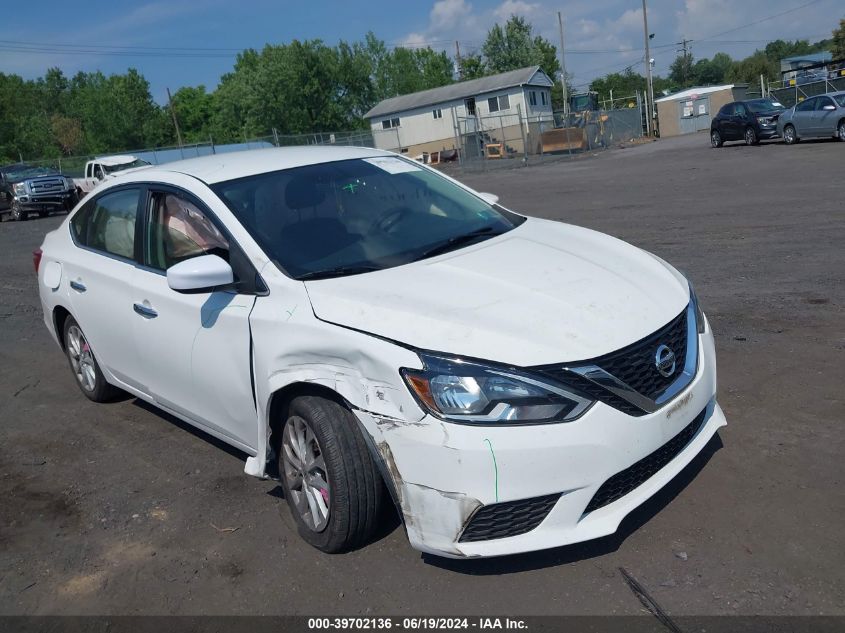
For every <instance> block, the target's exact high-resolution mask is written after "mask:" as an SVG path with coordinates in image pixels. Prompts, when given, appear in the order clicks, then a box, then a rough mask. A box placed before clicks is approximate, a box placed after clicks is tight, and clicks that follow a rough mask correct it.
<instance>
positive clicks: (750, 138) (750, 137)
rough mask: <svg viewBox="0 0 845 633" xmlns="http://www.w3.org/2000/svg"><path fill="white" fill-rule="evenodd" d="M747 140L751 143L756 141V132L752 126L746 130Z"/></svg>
mask: <svg viewBox="0 0 845 633" xmlns="http://www.w3.org/2000/svg"><path fill="white" fill-rule="evenodd" d="M745 142H746V143H748V144H749V145H751V144H752V143H753V142H754V132H753V131H752V130H751V128H749V129H747V130H746V131H745Z"/></svg>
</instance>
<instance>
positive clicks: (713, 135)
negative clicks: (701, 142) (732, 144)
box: [710, 130, 725, 147]
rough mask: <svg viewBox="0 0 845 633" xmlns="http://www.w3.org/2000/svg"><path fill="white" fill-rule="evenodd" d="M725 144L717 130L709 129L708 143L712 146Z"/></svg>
mask: <svg viewBox="0 0 845 633" xmlns="http://www.w3.org/2000/svg"><path fill="white" fill-rule="evenodd" d="M724 144H725V141H723V140H722V135H721V134H719V130H710V145H711V146H712V147H722V145H724Z"/></svg>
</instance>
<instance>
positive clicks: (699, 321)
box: [687, 279, 706, 334]
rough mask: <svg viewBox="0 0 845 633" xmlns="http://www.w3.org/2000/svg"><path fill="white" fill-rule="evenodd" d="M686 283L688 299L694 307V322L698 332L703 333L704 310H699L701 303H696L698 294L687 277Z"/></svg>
mask: <svg viewBox="0 0 845 633" xmlns="http://www.w3.org/2000/svg"><path fill="white" fill-rule="evenodd" d="M687 283H688V284H689V300H690V301H692V304H693V306H694V307H695V324H696V326H697V328H698V333H699V334H704V324H705V323H706V321H705V318H704V312H703V311H702V310H701V304H699V303H698V296H697V295H696V294H695V288H693V285H692V282H691V281H690V280H689V279H687Z"/></svg>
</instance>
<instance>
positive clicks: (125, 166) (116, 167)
mask: <svg viewBox="0 0 845 633" xmlns="http://www.w3.org/2000/svg"><path fill="white" fill-rule="evenodd" d="M149 164H150V163H148V162H147V161H145V160H141V159H140V158H136V159H135V160H133V161H132V162H131V163H121V164H120V165H103V169H105V170H106V173H107V174H113V173H114V172H116V171H123V170H124V169H133V168H134V167H146V166H147V165H149Z"/></svg>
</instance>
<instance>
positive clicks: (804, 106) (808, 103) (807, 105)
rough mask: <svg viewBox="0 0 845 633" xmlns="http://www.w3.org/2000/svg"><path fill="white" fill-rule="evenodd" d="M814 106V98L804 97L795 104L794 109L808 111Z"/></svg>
mask: <svg viewBox="0 0 845 633" xmlns="http://www.w3.org/2000/svg"><path fill="white" fill-rule="evenodd" d="M815 106H816V100H815V99H805V100H804V101H802V102H801V103H799V104H798V105H797V106H795V109H796V110H797V111H798V112H809V111H810V110H812V109H813V108H814V107H815Z"/></svg>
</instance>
